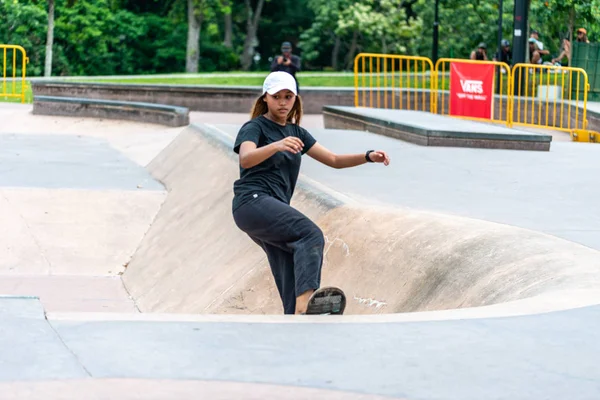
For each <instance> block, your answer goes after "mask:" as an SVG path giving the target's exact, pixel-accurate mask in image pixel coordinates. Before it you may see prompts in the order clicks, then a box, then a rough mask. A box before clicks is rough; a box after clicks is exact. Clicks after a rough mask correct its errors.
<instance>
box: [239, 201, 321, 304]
mask: <svg viewBox="0 0 600 400" xmlns="http://www.w3.org/2000/svg"><path fill="white" fill-rule="evenodd" d="M233 219H234V220H235V223H236V225H237V226H238V228H240V229H241V230H242V231H244V232H246V234H248V236H250V238H251V239H252V240H254V242H256V244H258V245H259V246H260V247H262V249H263V250H264V251H265V253H266V254H267V259H268V260H269V265H270V266H271V271H272V272H273V277H274V278H275V284H276V285H277V289H278V290H279V295H280V296H281V301H282V302H283V310H284V313H285V314H294V312H295V311H296V297H297V296H299V295H301V294H302V293H304V292H306V291H307V290H311V289H313V290H314V289H318V288H319V285H320V283H321V267H322V265H323V250H324V247H325V239H324V238H323V232H322V231H321V229H319V227H318V226H317V225H315V224H314V223H313V222H312V221H311V220H310V219H308V217H306V216H305V215H304V214H302V213H301V212H300V211H298V210H296V209H294V208H292V207H291V206H289V205H287V204H286V203H284V202H282V201H279V200H277V199H275V198H273V197H270V196H267V195H259V196H258V197H257V198H255V199H253V200H252V201H251V202H249V203H246V204H244V205H243V206H241V207H240V208H238V209H237V210H236V211H235V212H234V213H233Z"/></svg>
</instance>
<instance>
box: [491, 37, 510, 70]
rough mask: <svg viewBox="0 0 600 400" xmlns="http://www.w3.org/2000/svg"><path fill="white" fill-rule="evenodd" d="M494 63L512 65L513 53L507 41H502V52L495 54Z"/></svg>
mask: <svg viewBox="0 0 600 400" xmlns="http://www.w3.org/2000/svg"><path fill="white" fill-rule="evenodd" d="M494 61H500V62H504V63H506V64H508V65H511V63H512V51H511V50H510V43H509V41H508V40H506V39H502V42H501V47H500V51H499V52H498V51H497V52H496V54H494Z"/></svg>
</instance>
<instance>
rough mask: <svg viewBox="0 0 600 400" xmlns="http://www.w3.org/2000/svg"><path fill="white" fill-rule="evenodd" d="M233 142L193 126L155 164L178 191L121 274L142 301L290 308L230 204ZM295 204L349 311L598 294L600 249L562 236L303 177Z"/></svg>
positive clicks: (267, 310)
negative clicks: (408, 205) (317, 232)
mask: <svg viewBox="0 0 600 400" xmlns="http://www.w3.org/2000/svg"><path fill="white" fill-rule="evenodd" d="M232 142H233V141H232V139H231V137H228V136H226V135H224V134H223V133H222V132H221V131H220V130H219V129H217V128H216V126H212V127H211V126H208V125H206V124H205V125H198V126H192V127H190V129H188V130H186V131H184V132H182V133H181V134H180V135H179V136H178V137H177V138H176V139H175V141H174V142H173V143H172V144H171V145H170V146H169V147H168V148H166V149H165V151H163V152H162V153H161V154H160V155H159V156H158V157H157V158H156V159H155V160H154V161H153V162H152V163H151V164H150V165H149V166H148V168H149V170H150V171H151V172H152V173H153V174H154V176H155V177H156V178H157V179H159V180H160V181H161V182H164V183H165V185H166V186H167V188H168V189H169V195H168V198H167V200H166V201H165V203H164V205H163V207H162V208H161V210H160V212H159V213H158V215H157V217H156V219H155V221H154V223H153V224H152V226H151V228H150V230H149V231H148V233H147V234H146V236H145V237H144V239H143V241H142V243H141V244H140V246H139V248H138V249H137V251H136V253H135V254H134V256H133V258H132V261H131V263H130V264H129V267H128V268H127V271H126V272H125V273H124V275H123V279H124V282H125V285H126V287H127V288H128V290H129V291H130V293H131V295H132V296H133V297H134V298H135V299H136V302H137V305H138V306H139V307H140V309H141V311H142V312H161V313H165V312H167V313H173V312H176V313H219V314H277V313H281V304H280V303H281V302H280V300H279V298H278V295H277V292H276V291H275V288H274V285H273V283H272V277H271V272H270V269H269V266H268V263H267V262H266V259H265V255H264V253H263V252H262V250H261V249H260V248H259V247H258V246H256V245H255V244H254V242H252V241H251V240H249V239H248V238H247V237H246V236H245V234H243V232H241V231H240V230H239V229H238V228H237V227H236V226H235V223H234V221H233V218H232V215H231V198H232V193H231V186H230V184H228V183H227V182H233V181H234V180H235V179H236V177H237V174H238V173H239V172H238V166H237V160H236V156H235V154H234V153H233V152H232V150H231V147H232ZM207 154H210V155H211V156H210V160H207V162H205V163H198V162H197V160H198V159H201V158H203V156H204V155H207ZM307 158H308V157H307ZM204 159H206V157H204ZM368 167H371V168H372V169H379V170H380V171H382V170H384V169H386V168H384V167H383V166H381V165H373V166H368ZM313 176H314V177H317V176H318V175H317V174H315V175H313ZM204 187H210V190H204V189H203V188H204ZM293 205H294V206H295V207H297V208H298V209H299V210H300V211H301V212H303V213H305V214H306V215H307V216H309V217H310V218H312V219H313V220H314V221H315V222H316V223H317V225H318V226H319V227H320V228H321V230H322V231H323V233H324V236H325V260H324V265H323V274H322V284H323V285H337V286H341V287H343V288H344V290H345V291H346V293H347V295H348V305H347V309H346V314H347V315H350V314H352V315H354V314H387V313H402V312H412V311H431V310H445V309H456V308H464V307H479V306H488V305H494V304H495V305H498V304H503V303H506V302H511V301H517V300H522V301H523V302H525V303H527V304H522V307H523V309H530V307H531V303H529V300H530V299H531V298H533V297H537V296H547V297H549V296H551V295H552V293H554V294H557V293H559V292H560V296H563V297H566V296H571V295H572V293H575V292H577V293H580V292H581V291H587V292H588V293H589V292H593V291H596V292H597V294H600V271H599V270H598V268H597V267H598V265H600V253H599V252H598V251H597V250H593V249H589V248H587V247H585V246H581V245H577V244H575V243H572V242H570V241H566V240H562V239H558V238H556V237H554V236H549V235H544V234H540V233H539V232H534V231H530V230H524V229H521V228H517V227H514V226H509V225H504V224H493V223H490V222H486V221H481V220H473V219H467V218H464V217H456V216H447V215H442V214H439V213H431V212H424V211H415V210H408V209H401V210H397V209H395V208H394V207H381V206H373V205H372V204H370V203H369V202H368V200H365V202H364V204H360V203H359V204H350V203H349V202H348V200H347V198H346V197H343V196H342V197H340V196H339V195H338V193H333V192H332V191H327V190H323V189H322V188H321V187H315V186H314V184H313V181H312V180H307V179H306V177H304V176H303V177H302V178H301V185H300V186H299V188H298V191H297V192H296V195H295V198H294V200H293ZM183 210H185V212H183ZM189 238H198V239H197V240H190V239H189ZM198 287H202V288H203V290H202V292H198ZM588 301H589V303H587V304H596V303H598V302H600V296H598V295H596V296H592V297H591V298H588Z"/></svg>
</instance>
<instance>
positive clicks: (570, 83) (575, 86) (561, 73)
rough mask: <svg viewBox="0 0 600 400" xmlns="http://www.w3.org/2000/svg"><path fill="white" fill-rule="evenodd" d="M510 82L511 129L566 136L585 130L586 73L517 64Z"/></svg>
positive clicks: (571, 69)
mask: <svg viewBox="0 0 600 400" xmlns="http://www.w3.org/2000/svg"><path fill="white" fill-rule="evenodd" d="M512 79H513V83H512V91H511V99H512V102H513V109H514V112H513V124H514V125H522V126H534V127H543V128H551V129H558V130H562V131H566V132H572V131H573V130H585V129H586V126H587V120H586V118H587V115H586V114H587V94H588V90H589V84H588V76H587V73H586V72H585V70H583V69H581V68H570V67H554V66H550V65H533V64H516V65H515V66H514V67H513V76H512ZM580 106H581V109H580ZM580 117H581V118H580Z"/></svg>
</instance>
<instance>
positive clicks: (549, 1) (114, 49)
mask: <svg viewBox="0 0 600 400" xmlns="http://www.w3.org/2000/svg"><path fill="white" fill-rule="evenodd" d="M54 1H55V20H54V22H55V24H54V25H55V27H54V45H53V46H52V48H53V56H52V66H53V68H52V72H53V75H110V74H151V73H169V72H184V71H186V68H187V69H188V70H189V68H190V65H191V68H192V69H193V70H196V68H197V70H198V71H227V70H240V69H247V70H257V69H260V70H266V69H268V65H269V63H270V57H272V56H274V55H275V54H277V52H278V51H279V46H280V44H281V42H282V41H290V42H292V43H293V44H294V46H295V52H296V53H299V54H300V55H301V56H302V58H303V65H304V68H305V69H314V70H322V69H334V70H345V69H348V68H351V66H352V60H353V58H354V56H355V55H356V54H357V53H358V52H387V53H397V54H413V55H425V56H430V55H431V49H432V40H431V37H432V26H433V15H434V2H435V0H360V1H354V0H54ZM513 6H514V3H513V1H511V0H504V7H503V19H504V26H503V36H504V37H505V38H507V39H509V40H512V37H511V32H512V10H513ZM190 10H193V15H194V21H195V24H196V25H197V28H196V30H197V31H198V32H197V35H196V36H191V37H192V41H195V40H196V39H197V43H196V50H194V51H197V52H198V53H199V56H198V57H196V58H197V67H196V64H194V63H192V64H190V63H189V54H190V51H191V50H190V47H189V46H188V34H189V32H188V26H189V25H190V19H189V18H188V17H189V16H190V13H189V12H190ZM0 12H1V13H2V15H3V18H2V20H0V43H7V44H20V45H22V46H23V47H25V48H26V50H27V52H28V55H29V58H30V64H29V67H28V68H29V75H30V76H35V75H42V74H43V72H44V71H43V70H44V58H45V52H46V47H45V46H46V40H47V37H46V35H47V30H48V1H42V0H0ZM497 18H498V1H497V0H440V51H439V54H440V56H443V57H459V58H463V57H468V55H469V53H470V51H471V50H472V49H473V48H474V47H475V46H476V44H477V43H479V42H481V41H483V42H486V43H487V44H488V48H489V49H491V50H490V53H493V52H494V49H495V44H496V40H497V39H496V38H497ZM599 20H600V0H546V1H541V0H531V5H530V22H531V24H530V25H531V27H532V28H535V29H538V30H540V32H541V33H542V41H543V42H544V44H545V46H546V47H547V48H548V49H549V50H550V51H551V52H552V54H556V53H558V49H559V46H560V38H561V37H564V36H565V35H567V34H569V33H570V30H572V29H577V28H578V27H581V26H582V27H585V28H587V30H588V35H589V37H590V39H591V40H592V41H595V40H596V39H597V37H598V35H599V34H600V23H599V22H598V21H599ZM193 49H194V47H193V46H192V50H193ZM186 55H188V60H187V61H188V63H187V64H186ZM192 58H193V57H192Z"/></svg>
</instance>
